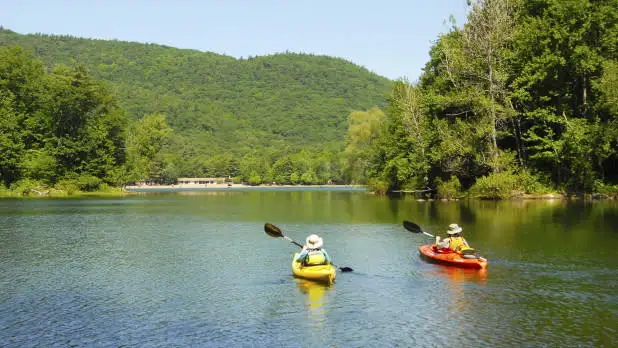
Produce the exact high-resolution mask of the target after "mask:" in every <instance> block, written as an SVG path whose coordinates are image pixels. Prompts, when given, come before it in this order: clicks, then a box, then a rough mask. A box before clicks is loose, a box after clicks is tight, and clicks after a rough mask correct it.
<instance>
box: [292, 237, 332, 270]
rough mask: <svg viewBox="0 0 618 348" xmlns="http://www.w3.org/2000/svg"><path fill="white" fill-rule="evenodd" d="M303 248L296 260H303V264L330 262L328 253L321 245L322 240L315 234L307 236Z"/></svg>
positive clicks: (311, 264)
mask: <svg viewBox="0 0 618 348" xmlns="http://www.w3.org/2000/svg"><path fill="white" fill-rule="evenodd" d="M305 242H306V243H305V245H304V246H303V250H302V251H301V252H300V254H299V255H298V258H297V259H296V261H298V262H301V261H302V262H303V265H305V266H316V265H327V264H329V263H330V258H329V257H328V253H327V252H326V250H324V249H323V248H322V247H323V246H324V241H323V240H322V238H320V237H319V236H318V235H317V234H312V235H310V236H309V237H307V240H306V241H305Z"/></svg>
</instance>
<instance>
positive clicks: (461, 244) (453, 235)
mask: <svg viewBox="0 0 618 348" xmlns="http://www.w3.org/2000/svg"><path fill="white" fill-rule="evenodd" d="M462 231H463V228H461V227H459V225H457V224H450V225H449V226H448V230H447V231H446V233H448V235H449V237H448V238H445V239H443V240H440V237H439V236H436V247H437V248H438V249H451V250H453V251H454V252H456V253H458V254H464V253H466V252H465V251H466V250H470V251H473V250H474V249H472V248H470V245H468V242H467V241H466V240H465V239H464V237H463V236H462V235H461V232H462Z"/></svg>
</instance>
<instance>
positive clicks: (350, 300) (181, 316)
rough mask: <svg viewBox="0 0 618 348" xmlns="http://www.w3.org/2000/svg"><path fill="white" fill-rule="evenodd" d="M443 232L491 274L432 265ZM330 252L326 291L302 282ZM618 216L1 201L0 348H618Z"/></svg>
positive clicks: (596, 208)
mask: <svg viewBox="0 0 618 348" xmlns="http://www.w3.org/2000/svg"><path fill="white" fill-rule="evenodd" d="M403 220H411V221H414V222H416V223H418V224H420V225H421V226H423V228H424V229H425V230H427V231H429V232H431V233H434V234H440V235H444V231H445V229H446V227H447V226H448V224H449V223H453V222H457V223H459V224H460V225H462V226H463V227H464V235H465V236H466V237H467V239H468V241H469V242H470V243H471V244H472V246H473V247H475V248H476V249H477V250H479V251H480V252H481V254H482V255H483V256H485V257H486V258H487V259H488V260H489V267H488V269H487V271H485V272H479V271H470V270H461V269H455V268H448V267H444V266H440V265H435V264H429V263H427V262H425V261H423V260H422V259H420V258H419V254H418V250H417V247H418V245H421V244H425V243H429V242H431V239H430V238H428V237H426V236H423V235H422V234H413V233H410V232H408V231H406V230H405V229H403V227H402V226H401V222H402V221H403ZM265 222H271V223H273V224H275V225H277V226H279V227H280V228H281V230H282V231H283V233H284V234H285V235H287V236H289V237H290V238H292V239H295V240H297V241H299V242H302V241H303V240H304V238H305V237H306V236H307V235H308V234H311V233H317V234H319V235H320V236H322V237H323V238H324V240H325V247H326V249H327V250H328V252H329V254H330V255H331V257H333V258H334V261H335V263H336V264H337V265H339V266H341V267H352V268H353V269H354V272H351V273H338V275H337V281H336V283H335V284H334V285H333V286H331V287H325V286H322V285H319V284H315V283H311V282H309V281H303V280H299V279H295V278H293V276H292V272H291V261H292V260H291V258H292V254H293V252H294V251H296V250H297V247H295V246H294V245H292V244H290V243H288V242H286V241H285V240H283V239H281V238H278V239H277V238H272V237H269V236H268V235H266V234H265V233H264V229H263V226H264V223H265ZM617 226H618V203H617V202H611V201H601V202H589V203H585V202H564V201H517V202H477V201H473V202H467V201H459V202H440V201H436V202H417V201H415V200H413V199H404V198H382V197H375V196H373V195H368V194H367V193H365V192H363V191H355V190H347V191H328V190H304V191H303V190H301V191H294V190H271V191H261V190H249V191H204V192H176V193H164V194H161V193H160V194H140V195H139V196H132V197H127V198H115V199H40V200H38V199H32V200H30V199H28V200H12V199H5V200H0V289H1V291H0V346H2V347H35V346H37V347H54V346H61V347H66V346H109V347H117V346H160V347H170V346H183V347H184V346H291V347H294V346H298V347H306V346H338V347H361V346H362V347H365V346H366V347H377V346H447V345H451V346H457V347H463V346H470V347H479V346H488V347H496V346H503V347H507V346H510V347H520V346H526V347H539V346H545V347H565V346H570V347H574V346H580V347H586V346H589V347H599V346H605V347H612V346H613V347H616V346H618V338H617V337H618V332H617V331H618V297H617V295H616V294H617V292H616V288H617V287H618V252H617V251H616V250H617V248H618V228H617Z"/></svg>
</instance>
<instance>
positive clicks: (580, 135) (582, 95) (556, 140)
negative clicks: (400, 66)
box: [349, 0, 618, 198]
mask: <svg viewBox="0 0 618 348" xmlns="http://www.w3.org/2000/svg"><path fill="white" fill-rule="evenodd" d="M468 3H469V12H468V22H467V23H466V24H465V25H464V26H463V27H461V28H460V27H457V26H456V25H454V24H453V27H452V29H451V31H450V32H448V33H446V34H444V35H442V36H440V37H439V39H438V40H437V41H436V43H435V44H434V45H433V46H432V48H431V50H430V60H429V62H428V63H427V64H426V67H425V71H424V73H423V75H422V76H421V79H420V81H419V83H416V84H409V83H407V82H405V81H399V82H396V83H395V85H394V87H393V89H392V93H391V95H392V97H391V99H390V106H389V107H388V109H387V110H388V112H387V115H388V117H387V118H388V120H387V122H386V126H385V128H384V130H383V131H382V132H381V133H380V136H379V137H378V139H377V140H376V141H375V142H374V145H372V146H370V147H369V148H368V149H367V150H366V151H365V152H364V155H365V156H369V157H370V158H371V159H370V161H368V163H366V167H367V168H370V169H369V170H368V177H367V180H368V181H370V182H375V183H377V184H380V185H382V186H384V185H386V186H387V187H388V190H391V191H392V190H398V189H402V188H406V187H411V188H417V189H420V188H424V187H426V185H427V182H429V185H430V186H431V187H432V188H434V189H435V188H438V189H439V190H440V191H444V189H445V187H444V183H445V182H446V180H449V181H451V182H454V180H455V179H457V180H458V181H459V182H460V183H461V185H462V187H464V188H470V187H473V186H474V188H475V190H474V191H475V192H477V193H479V194H481V195H484V196H486V197H491V198H504V197H506V196H509V195H510V194H511V192H514V191H530V190H533V191H539V190H543V187H547V186H551V187H552V188H553V189H565V190H567V191H576V192H577V191H580V192H581V191H586V192H590V191H592V190H594V188H595V187H597V186H599V185H601V186H602V185H607V184H609V185H612V184H614V185H615V184H616V183H618V171H617V169H618V168H617V167H618V166H617V164H618V138H617V137H616V135H617V134H618V131H617V129H618V128H617V127H616V126H617V125H618V108H616V104H618V103H617V102H618V99H616V98H617V96H618V93H617V91H618V80H617V79H616V76H618V0H601V1H590V0H575V1H560V0H533V1H519V0H477V1H469V2H468ZM406 91H408V92H406ZM411 92H413V93H411ZM406 96H407V97H406ZM402 106H405V107H402ZM417 120H418V122H417ZM350 132H352V129H350ZM349 144H352V143H351V142H350V141H349ZM360 156H361V155H357V157H360ZM421 177H426V178H427V180H419V178H421ZM531 178H534V179H533V180H531ZM531 181H532V182H533V181H536V184H535V183H532V182H531Z"/></svg>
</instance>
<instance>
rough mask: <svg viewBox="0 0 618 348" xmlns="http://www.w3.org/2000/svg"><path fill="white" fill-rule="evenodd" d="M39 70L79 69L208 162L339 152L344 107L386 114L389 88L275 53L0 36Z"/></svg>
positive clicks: (360, 72)
mask: <svg viewBox="0 0 618 348" xmlns="http://www.w3.org/2000/svg"><path fill="white" fill-rule="evenodd" d="M12 45H18V46H20V47H23V48H24V50H26V51H27V52H31V53H32V54H33V55H34V57H36V58H37V59H39V60H41V61H42V62H43V65H44V66H45V67H46V68H47V69H51V68H53V67H54V66H56V65H57V64H64V65H68V66H72V65H74V64H82V65H84V66H85V67H86V68H87V69H88V71H89V72H90V74H91V75H92V77H94V78H96V79H99V80H102V81H106V82H108V85H109V88H110V91H111V92H112V93H113V95H114V96H115V97H116V100H117V102H118V105H119V106H120V107H121V108H122V109H123V110H125V111H126V112H127V114H128V115H129V116H130V118H132V119H136V120H137V119H141V118H142V117H143V116H144V115H147V114H154V113H159V114H164V115H165V117H166V120H167V123H168V124H169V125H170V127H171V128H172V129H173V130H174V132H176V133H177V134H179V135H182V136H183V137H184V139H185V142H187V144H189V145H191V146H193V147H195V149H196V151H198V152H199V153H201V154H204V155H206V156H215V155H217V154H230V155H233V156H236V157H242V156H244V155H245V154H246V153H249V152H251V151H253V150H262V149H273V150H278V149H282V148H287V149H288V150H289V151H288V152H289V153H295V152H299V151H301V150H303V149H309V148H311V149H318V150H320V151H322V150H323V149H328V148H340V147H341V146H342V145H343V143H342V142H343V138H344V137H345V133H346V131H347V115H348V114H349V113H350V112H351V111H352V110H358V109H366V108H371V107H373V106H379V107H384V106H386V103H387V95H388V93H389V90H390V86H391V81H389V80H388V79H386V78H384V77H381V76H378V75H376V74H374V73H372V72H369V71H368V70H367V69H365V68H363V67H360V66H357V65H355V64H352V63H351V62H348V61H346V60H343V59H339V58H333V57H328V56H319V55H310V54H295V53H281V54H275V55H271V56H262V57H250V58H246V59H236V58H233V57H230V56H225V55H220V54H216V53H212V52H200V51H196V50H187V49H177V48H173V47H167V46H162V45H155V44H142V43H135V42H123V41H109V40H93V39H84V38H75V37H71V36H68V35H61V36H59V35H45V34H34V35H21V34H17V33H14V32H12V31H10V30H6V29H0V46H12Z"/></svg>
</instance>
